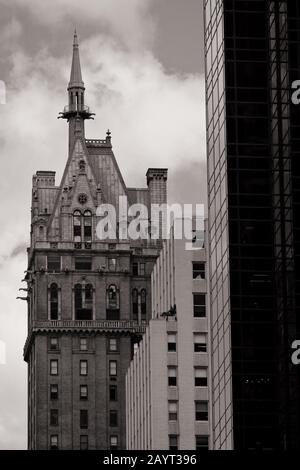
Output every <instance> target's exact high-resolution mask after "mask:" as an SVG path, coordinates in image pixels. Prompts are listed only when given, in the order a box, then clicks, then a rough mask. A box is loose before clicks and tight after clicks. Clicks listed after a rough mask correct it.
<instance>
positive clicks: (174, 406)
mask: <svg viewBox="0 0 300 470" xmlns="http://www.w3.org/2000/svg"><path fill="white" fill-rule="evenodd" d="M168 410H169V421H177V414H178V402H177V401H169V402H168Z"/></svg>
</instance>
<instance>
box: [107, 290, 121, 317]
mask: <svg viewBox="0 0 300 470" xmlns="http://www.w3.org/2000/svg"><path fill="white" fill-rule="evenodd" d="M119 308H120V306H119V291H118V289H117V286H116V285H115V284H111V285H110V286H109V287H108V289H107V291H106V316H107V319H108V320H119V318H120V310H119Z"/></svg>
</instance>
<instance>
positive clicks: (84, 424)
mask: <svg viewBox="0 0 300 470" xmlns="http://www.w3.org/2000/svg"><path fill="white" fill-rule="evenodd" d="M88 425H89V417H88V410H80V429H87V428H88Z"/></svg>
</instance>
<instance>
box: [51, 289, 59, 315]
mask: <svg viewBox="0 0 300 470" xmlns="http://www.w3.org/2000/svg"><path fill="white" fill-rule="evenodd" d="M50 320H58V286H57V284H55V283H53V284H51V286H50Z"/></svg>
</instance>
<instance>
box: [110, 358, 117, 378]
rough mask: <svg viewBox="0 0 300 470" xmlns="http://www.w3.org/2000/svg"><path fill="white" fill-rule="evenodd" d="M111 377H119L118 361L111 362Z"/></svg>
mask: <svg viewBox="0 0 300 470" xmlns="http://www.w3.org/2000/svg"><path fill="white" fill-rule="evenodd" d="M109 375H110V376H111V377H116V375H117V361H109Z"/></svg>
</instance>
